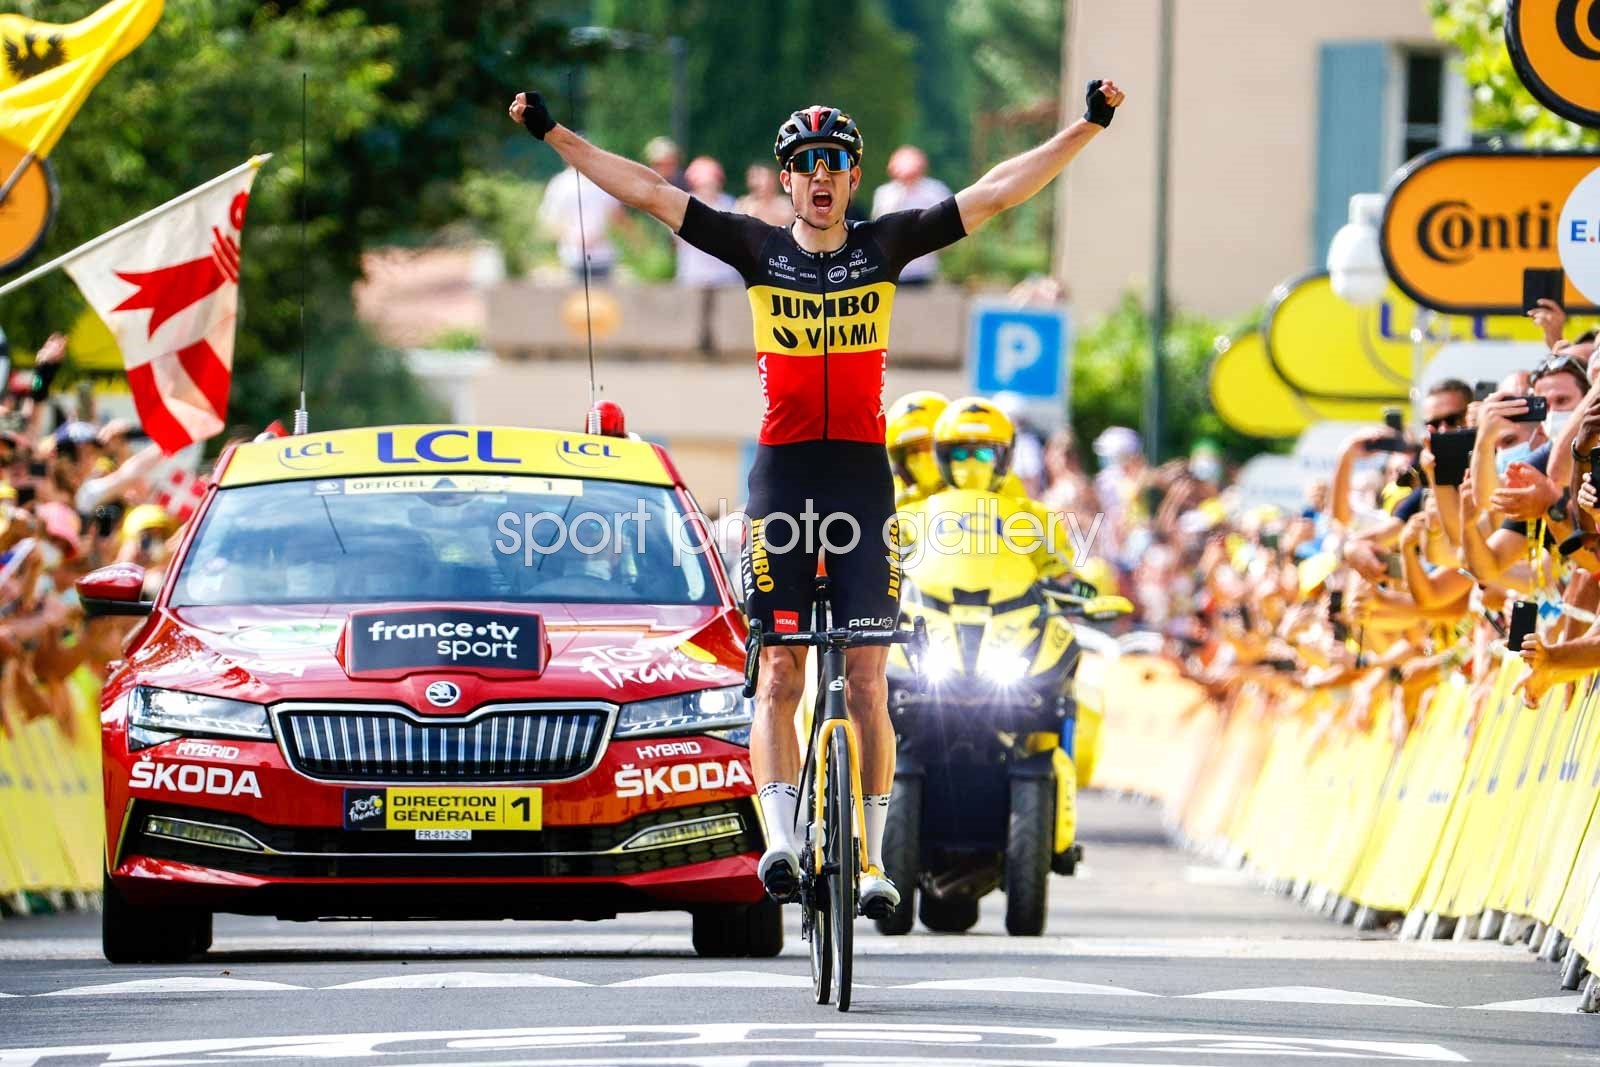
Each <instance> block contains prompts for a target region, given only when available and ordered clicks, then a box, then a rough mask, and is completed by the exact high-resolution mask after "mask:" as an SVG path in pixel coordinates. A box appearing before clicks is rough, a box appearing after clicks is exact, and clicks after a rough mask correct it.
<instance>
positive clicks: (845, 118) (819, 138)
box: [772, 104, 865, 168]
mask: <svg viewBox="0 0 1600 1067" xmlns="http://www.w3.org/2000/svg"><path fill="white" fill-rule="evenodd" d="M829 145H834V146H837V147H839V148H843V149H844V150H845V151H846V152H849V153H850V159H851V162H853V163H855V164H856V165H860V163H861V151H862V149H863V147H865V144H864V142H863V141H862V139H861V131H860V130H859V129H858V128H857V127H856V120H855V119H853V118H851V117H850V116H849V115H847V114H845V113H844V112H843V111H840V110H839V109H838V108H836V107H829V106H827V105H826V104H812V105H811V106H810V107H808V108H804V109H802V110H800V111H796V112H794V113H793V114H792V115H790V116H789V117H788V118H787V119H785V120H784V123H783V125H782V126H779V127H778V137H777V140H775V141H774V142H773V143H772V155H773V157H774V158H775V159H777V161H778V166H779V167H780V168H787V167H788V166H789V157H790V156H792V155H794V154H795V153H796V152H798V151H800V150H801V149H802V148H820V147H826V146H829Z"/></svg>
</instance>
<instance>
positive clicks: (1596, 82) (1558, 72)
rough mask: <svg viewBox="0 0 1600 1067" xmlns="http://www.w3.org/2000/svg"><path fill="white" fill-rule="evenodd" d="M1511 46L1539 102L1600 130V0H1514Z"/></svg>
mask: <svg viewBox="0 0 1600 1067" xmlns="http://www.w3.org/2000/svg"><path fill="white" fill-rule="evenodd" d="M1506 48H1507V49H1508V50H1509V51H1510V52H1511V62H1512V65H1513V66H1515V67H1516V69H1517V77H1519V78H1521V79H1522V84H1523V85H1526V86H1527V87H1528V91H1529V92H1530V93H1532V94H1533V95H1534V97H1535V98H1536V99H1537V100H1538V101H1539V103H1541V104H1543V105H1544V106H1545V107H1547V108H1549V109H1550V110H1551V111H1554V112H1555V113H1556V114H1557V115H1560V116H1561V117H1562V118H1565V119H1570V120H1572V121H1573V122H1576V123H1578V124H1579V125H1582V126H1591V127H1594V128H1597V129H1600V0H1510V4H1509V6H1508V7H1507V9H1506Z"/></svg>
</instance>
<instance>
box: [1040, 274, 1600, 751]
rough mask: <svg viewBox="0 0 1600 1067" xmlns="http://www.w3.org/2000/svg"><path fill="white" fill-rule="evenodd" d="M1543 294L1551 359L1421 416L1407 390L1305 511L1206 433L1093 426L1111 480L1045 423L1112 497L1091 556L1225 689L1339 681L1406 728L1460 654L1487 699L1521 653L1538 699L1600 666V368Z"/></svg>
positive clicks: (1459, 392) (1057, 445) (1052, 468)
mask: <svg viewBox="0 0 1600 1067" xmlns="http://www.w3.org/2000/svg"><path fill="white" fill-rule="evenodd" d="M1530 314H1531V316H1532V317H1533V318H1534V319H1535V320H1536V321H1537V322H1538V323H1539V324H1540V325H1541V326H1542V327H1543V328H1544V329H1545V333H1546V345H1547V348H1548V352H1547V354H1546V355H1545V356H1544V357H1543V358H1542V359H1541V360H1540V361H1539V362H1538V363H1537V365H1536V366H1531V367H1528V368H1526V369H1524V370H1519V371H1517V372H1515V373H1511V374H1508V375H1507V376H1506V377H1504V378H1503V379H1502V380H1499V381H1495V382H1471V383H1469V382H1464V381H1459V380H1454V379H1447V380H1442V381H1438V382H1435V383H1434V384H1432V385H1431V386H1430V387H1429V388H1428V389H1427V390H1426V393H1425V395H1424V396H1422V397H1421V401H1420V409H1421V410H1420V413H1419V414H1420V428H1419V429H1416V430H1409V429H1407V428H1406V427H1405V426H1404V425H1403V424H1402V421H1401V418H1400V413H1399V412H1398V411H1393V412H1391V413H1390V417H1389V418H1388V419H1387V420H1386V425H1384V426H1380V427H1374V428H1372V429H1370V430H1363V431H1360V432H1357V433H1355V434H1353V435H1352V436H1351V437H1350V438H1349V440H1348V441H1346V442H1345V444H1344V446H1343V448H1342V450H1341V452H1340V454H1339V456H1338V462H1337V465H1336V467H1335V469H1334V472H1333V474H1332V477H1331V478H1330V479H1328V480H1326V481H1317V482H1312V483H1309V484H1307V485H1306V487H1305V499H1304V501H1303V502H1302V505H1301V506H1300V508H1299V509H1298V510H1288V511H1285V510H1281V509H1278V508H1274V507H1270V506H1250V503H1249V501H1248V500H1247V499H1246V498H1245V497H1244V496H1243V495H1242V492H1241V489H1240V488H1239V487H1237V486H1232V487H1230V486H1228V485H1227V479H1226V476H1225V468H1224V464H1223V462H1222V460H1221V457H1220V455H1219V454H1218V452H1217V451H1216V450H1215V449H1214V448H1211V447H1209V446H1206V445H1201V446H1199V447H1197V448H1196V449H1195V451H1194V453H1193V454H1192V455H1191V456H1190V457H1188V458H1187V459H1186V460H1179V461H1175V462H1173V463H1168V464H1165V465H1163V466H1160V467H1150V466H1149V465H1147V464H1146V463H1145V461H1144V459H1143V457H1142V451H1141V448H1140V441H1139V439H1138V435H1137V434H1135V433H1134V432H1133V431H1132V430H1128V429H1125V428H1120V427H1114V428H1112V429H1110V430H1107V431H1106V432H1105V433H1103V434H1101V435H1100V437H1099V438H1097V439H1096V440H1095V442H1094V447H1093V451H1094V453H1095V455H1096V456H1097V457H1098V459H1099V461H1100V465H1101V469H1100V470H1099V472H1098V473H1097V474H1096V475H1095V476H1094V477H1093V478H1092V479H1091V478H1090V477H1088V476H1087V475H1086V474H1085V472H1083V471H1082V470H1080V469H1078V468H1077V466H1076V465H1075V464H1074V462H1073V459H1072V451H1071V447H1070V440H1069V439H1068V438H1067V437H1065V436H1064V435H1060V436H1058V437H1056V438H1054V439H1052V440H1050V441H1049V442H1047V443H1046V444H1045V448H1044V467H1045V471H1044V474H1043V476H1042V478H1041V481H1040V482H1039V484H1038V490H1039V492H1041V493H1042V494H1043V495H1042V499H1044V500H1045V501H1046V502H1047V503H1048V504H1050V506H1051V507H1052V508H1060V509H1063V510H1072V511H1075V512H1077V513H1078V514H1079V515H1080V516H1082V515H1084V514H1087V513H1099V514H1100V515H1102V516H1103V521H1102V528H1101V530H1100V531H1099V537H1098V538H1097V540H1096V542H1095V552H1096V555H1097V556H1099V557H1100V558H1099V559H1098V560H1096V561H1092V562H1091V563H1090V564H1089V565H1088V571H1089V573H1086V574H1085V577H1088V578H1089V579H1090V580H1091V581H1097V582H1098V583H1099V584H1102V585H1105V586H1107V587H1108V590H1110V591H1120V592H1122V593H1123V594H1124V595H1126V596H1128V597H1129V598H1130V599H1132V600H1133V601H1134V602H1135V603H1136V605H1137V606H1138V609H1139V615H1138V619H1137V621H1136V623H1135V624H1136V625H1139V626H1140V627H1141V628H1144V629H1147V630H1152V631H1156V632H1158V633H1159V634H1160V639H1161V641H1162V642H1163V645H1164V650H1165V651H1166V652H1167V654H1168V655H1170V656H1171V657H1172V658H1173V659H1175V660H1176V661H1178V662H1179V663H1180V664H1181V665H1182V669H1183V671H1184V673H1185V674H1186V675H1187V676H1188V677H1190V678H1191V679H1193V680H1195V681H1197V682H1199V683H1201V684H1202V685H1204V686H1205V687H1206V688H1207V689H1208V690H1209V691H1210V692H1211V694H1212V695H1213V697H1215V698H1216V699H1217V700H1218V703H1219V704H1220V705H1222V706H1227V704H1228V703H1229V701H1230V700H1231V699H1232V698H1234V697H1236V696H1237V695H1238V693H1239V691H1240V688H1241V687H1244V686H1249V685H1252V684H1254V685H1258V686H1260V685H1265V686H1267V687H1268V688H1269V689H1271V688H1277V687H1292V688H1293V689H1295V690H1298V691H1307V690H1310V691H1315V690H1334V689H1337V690H1338V691H1339V692H1340V693H1341V694H1343V695H1344V699H1341V700H1340V701H1338V702H1337V706H1338V707H1340V708H1341V715H1342V716H1343V717H1344V720H1345V722H1346V724H1347V725H1349V726H1351V727H1352V728H1355V729H1366V728H1367V727H1368V725H1369V724H1370V723H1371V722H1372V721H1373V715H1374V712H1375V710H1377V709H1375V707H1374V701H1375V700H1377V699H1389V700H1392V701H1394V705H1393V707H1392V709H1391V710H1392V711H1394V712H1395V714H1393V715H1391V716H1390V717H1389V721H1390V722H1391V723H1392V724H1393V727H1394V730H1395V732H1396V733H1397V735H1400V736H1404V733H1405V732H1406V731H1409V730H1410V729H1411V728H1413V727H1414V726H1415V724H1416V722H1417V719H1418V716H1419V714H1422V713H1423V710H1424V709H1425V708H1426V707H1427V697H1428V695H1429V693H1430V691H1431V690H1433V689H1434V688H1435V687H1436V686H1437V685H1438V684H1439V683H1440V682H1441V680H1443V679H1445V678H1446V677H1448V676H1450V675H1458V676H1461V677H1463V678H1465V679H1466V680H1467V681H1468V682H1469V684H1470V685H1471V686H1473V687H1474V688H1473V690H1472V700H1471V706H1472V707H1474V708H1480V709H1481V708H1482V707H1484V706H1486V705H1488V704H1489V703H1490V702H1489V700H1488V695H1489V687H1491V686H1492V685H1493V683H1494V679H1495V676H1496V674H1497V673H1498V667H1499V663H1500V657H1501V656H1503V655H1506V654H1510V655H1514V656H1520V657H1521V659H1522V660H1523V661H1524V663H1525V664H1526V666H1527V668H1528V669H1527V670H1526V672H1524V674H1523V675H1522V677H1521V680H1520V681H1519V682H1518V683H1517V684H1518V686H1519V690H1520V692H1521V694H1522V696H1523V699H1524V701H1525V702H1526V703H1527V704H1528V706H1530V707H1531V706H1535V705H1536V704H1537V703H1538V702H1539V701H1540V700H1541V699H1542V698H1543V697H1544V696H1545V695H1546V694H1547V693H1549V692H1551V691H1552V690H1553V689H1555V688H1557V687H1561V686H1565V685H1568V684H1570V683H1575V682H1577V681H1579V680H1581V679H1584V678H1586V677H1587V676H1589V675H1592V674H1594V673H1595V672H1596V671H1600V581H1597V577H1600V533H1597V527H1600V493H1597V489H1596V486H1597V482H1600V476H1597V469H1600V381H1591V378H1590V364H1591V359H1592V357H1593V354H1594V349H1595V331H1594V330H1592V329H1591V330H1588V331H1587V332H1584V333H1580V334H1576V336H1573V337H1570V338H1568V337H1564V336H1563V331H1564V329H1565V325H1566V324H1565V317H1564V316H1563V315H1561V314H1560V309H1559V308H1556V307H1555V306H1554V305H1549V306H1547V307H1541V308H1537V309H1534V311H1533V312H1531V313H1530ZM1596 370H1600V366H1597V367H1596Z"/></svg>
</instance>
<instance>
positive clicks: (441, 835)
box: [417, 830, 472, 841]
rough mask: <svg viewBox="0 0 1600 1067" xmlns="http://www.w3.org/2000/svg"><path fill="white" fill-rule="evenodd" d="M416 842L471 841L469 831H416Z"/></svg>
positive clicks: (470, 832)
mask: <svg viewBox="0 0 1600 1067" xmlns="http://www.w3.org/2000/svg"><path fill="white" fill-rule="evenodd" d="M417 840H418V841H471V840H472V831H471V830H418V831H417Z"/></svg>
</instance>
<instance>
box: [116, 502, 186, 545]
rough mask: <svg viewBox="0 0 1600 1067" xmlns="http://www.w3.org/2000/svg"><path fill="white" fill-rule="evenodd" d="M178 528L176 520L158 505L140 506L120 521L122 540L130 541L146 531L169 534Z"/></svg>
mask: <svg viewBox="0 0 1600 1067" xmlns="http://www.w3.org/2000/svg"><path fill="white" fill-rule="evenodd" d="M177 528H178V524H177V522H176V520H174V519H173V517H172V516H171V515H170V514H169V513H168V512H167V509H166V508H164V507H162V506H161V505H160V504H140V505H139V506H138V507H136V508H133V509H132V510H130V511H129V512H128V514H127V515H125V516H123V519H122V538H123V540H125V541H131V540H133V539H134V538H135V537H138V536H139V535H140V534H142V533H144V532H145V531H146V530H160V531H161V532H162V533H171V532H172V531H173V530H176V529H177Z"/></svg>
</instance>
